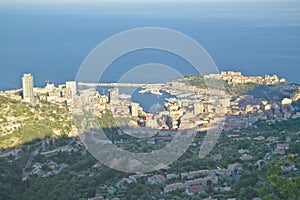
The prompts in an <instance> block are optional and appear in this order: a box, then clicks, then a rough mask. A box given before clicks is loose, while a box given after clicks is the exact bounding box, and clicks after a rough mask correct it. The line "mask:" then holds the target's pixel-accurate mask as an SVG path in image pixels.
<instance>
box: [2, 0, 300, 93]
mask: <svg viewBox="0 0 300 200" xmlns="http://www.w3.org/2000/svg"><path fill="white" fill-rule="evenodd" d="M13 2H14V1H13ZM94 4H95V5H92V4H84V3H82V4H76V3H74V4H68V3H58V2H56V3H52V4H51V3H48V4H47V3H34V2H31V3H22V2H21V1H20V2H19V3H9V2H7V3H3V2H2V3H0V90H7V89H15V88H20V87H21V76H22V74H23V73H28V72H30V73H32V74H33V76H34V81H35V86H39V87H43V86H45V81H46V80H51V81H53V82H55V84H59V83H63V82H65V81H66V80H74V79H75V76H76V73H77V70H78V69H79V67H80V65H81V63H82V62H83V60H84V59H85V57H86V56H87V55H88V54H89V52H90V51H91V50H92V49H93V48H94V47H95V46H97V45H98V44H99V43H100V42H102V41H103V40H105V39H107V38H108V37H110V36H112V35H114V34H117V33H119V32H121V31H125V30H128V29H132V28H141V27H164V28H170V29H174V30H176V31H180V32H182V33H184V34H186V35H188V36H190V37H192V38H193V39H195V40H196V41H197V42H198V43H200V44H201V45H202V46H203V47H204V48H205V49H206V51H207V52H208V53H209V54H210V56H211V57H212V58H213V60H214V61H215V63H216V64H217V66H218V67H219V69H220V70H235V71H241V72H242V73H243V74H246V75H262V74H277V75H278V76H279V77H285V78H287V80H288V81H289V82H290V83H293V82H294V83H300V80H299V78H300V2H299V1H292V0H287V1H267V0H266V1H246V2H243V1H241V2H238V1H232V2H226V3H225V2H222V1H212V2H206V1H203V2H202V3H195V2H194V3H152V4H151V3H147V5H145V4H143V3H135V4H134V3H130V4H126V3H116V2H115V3H98V4H97V3H94ZM99 59H101V58H99ZM144 63H161V64H164V65H168V66H171V67H173V68H176V69H177V68H178V70H179V71H180V73H181V74H195V73H197V72H196V71H195V70H194V69H193V67H191V66H190V64H189V63H188V62H186V61H185V60H183V59H182V58H179V57H177V56H174V55H172V54H169V53H166V52H160V51H155V50H144V51H140V52H135V53H132V54H128V55H125V56H123V57H121V58H120V59H119V60H117V61H116V62H114V63H112V65H111V66H110V68H109V69H108V70H107V71H106V73H105V75H104V77H102V79H101V80H102V81H103V82H116V81H118V80H119V78H120V77H121V76H122V74H124V73H126V72H127V71H128V70H130V69H131V68H133V67H135V66H137V65H141V64H144Z"/></svg>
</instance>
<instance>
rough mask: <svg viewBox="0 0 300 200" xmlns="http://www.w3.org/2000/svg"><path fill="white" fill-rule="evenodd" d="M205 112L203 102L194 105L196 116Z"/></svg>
mask: <svg viewBox="0 0 300 200" xmlns="http://www.w3.org/2000/svg"><path fill="white" fill-rule="evenodd" d="M203 111H204V105H203V103H201V102H197V103H194V115H199V114H202V113H203Z"/></svg>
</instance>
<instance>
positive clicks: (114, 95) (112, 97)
mask: <svg viewBox="0 0 300 200" xmlns="http://www.w3.org/2000/svg"><path fill="white" fill-rule="evenodd" d="M109 103H110V104H118V103H119V88H112V89H109Z"/></svg>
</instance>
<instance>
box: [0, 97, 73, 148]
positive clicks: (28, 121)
mask: <svg viewBox="0 0 300 200" xmlns="http://www.w3.org/2000/svg"><path fill="white" fill-rule="evenodd" d="M0 107H1V109H0V131H1V132H0V149H5V148H8V147H18V146H20V145H22V144H24V143H26V142H31V141H33V140H35V139H44V138H45V137H61V136H63V135H67V134H68V133H69V131H70V130H71V125H72V123H73V122H72V121H71V120H70V115H71V114H70V113H69V112H68V110H67V109H66V108H65V107H59V106H58V105H53V104H50V103H48V102H43V103H39V104H36V105H30V104H27V103H23V102H18V101H16V100H12V99H9V98H6V97H3V96H0ZM53 129H57V130H58V134H57V133H56V134H54V132H53Z"/></svg>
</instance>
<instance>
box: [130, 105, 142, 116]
mask: <svg viewBox="0 0 300 200" xmlns="http://www.w3.org/2000/svg"><path fill="white" fill-rule="evenodd" d="M139 107H140V105H139V104H138V103H134V102H132V103H131V104H130V114H131V116H132V117H137V116H138V115H139Z"/></svg>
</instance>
